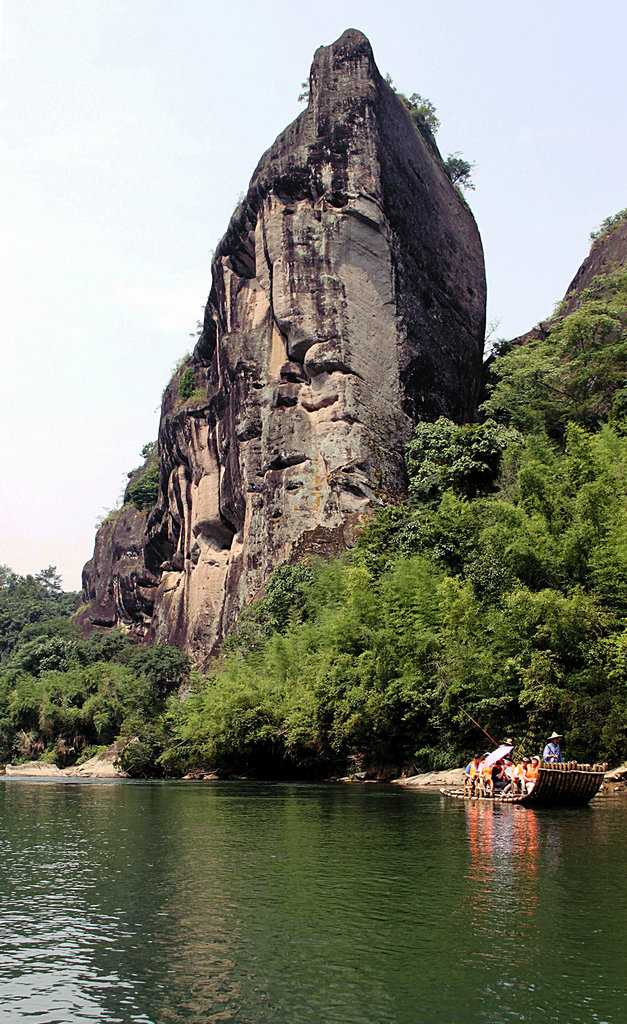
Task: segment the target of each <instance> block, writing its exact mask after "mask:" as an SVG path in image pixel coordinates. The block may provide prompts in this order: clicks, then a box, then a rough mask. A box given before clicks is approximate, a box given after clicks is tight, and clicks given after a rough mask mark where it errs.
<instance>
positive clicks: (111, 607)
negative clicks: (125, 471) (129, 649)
mask: <svg viewBox="0 0 627 1024" xmlns="http://www.w3.org/2000/svg"><path fill="white" fill-rule="evenodd" d="M144 469H145V467H142V469H141V470H138V471H136V473H135V474H133V476H132V477H131V480H130V481H129V486H130V485H131V484H132V483H133V482H134V480H135V479H136V477H137V476H138V475H141V473H142V472H143V471H144ZM127 496H128V490H127V493H126V495H125V503H124V505H123V507H122V509H121V510H119V511H114V512H112V513H110V515H109V516H108V517H107V519H106V520H105V521H104V523H103V524H102V526H101V527H100V529H99V530H98V533H97V534H96V543H95V546H94V554H93V557H92V558H91V559H90V561H89V562H87V564H86V565H85V567H84V569H83V593H82V603H81V605H79V608H78V611H77V613H76V615H75V617H74V621H75V622H76V625H77V626H78V627H79V629H81V630H82V631H83V633H84V634H85V635H88V634H89V633H90V632H92V630H93V629H94V628H96V629H97V628H99V627H100V628H107V627H109V628H110V627H113V626H119V627H120V628H121V629H122V630H123V631H124V632H126V633H128V634H129V635H130V636H133V637H135V638H136V639H143V638H145V637H146V636H147V634H148V631H149V628H150V622H151V619H152V611H153V604H154V598H155V593H156V588H157V585H158V583H159V579H158V577H157V576H155V575H153V574H152V573H151V572H150V571H149V570H148V569H147V568H146V566H145V564H144V531H145V527H146V512H140V511H138V510H137V509H136V508H135V507H134V506H133V505H132V504H130V503H129V502H128V500H127Z"/></svg>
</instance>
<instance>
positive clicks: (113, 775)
mask: <svg viewBox="0 0 627 1024" xmlns="http://www.w3.org/2000/svg"><path fill="white" fill-rule="evenodd" d="M122 745H123V744H122V742H121V741H120V740H118V741H117V742H116V743H112V744H111V746H110V747H107V749H106V750H103V751H102V753H100V754H96V755H95V756H94V757H90V758H89V760H88V761H84V762H83V764H78V765H74V766H73V767H72V768H63V769H61V768H57V766H56V764H47V763H46V762H45V761H27V762H26V764H16V765H12V764H7V765H5V768H4V771H5V774H6V775H15V776H20V777H22V776H30V777H31V778H39V779H62V778H67V777H72V778H83V779H126V778H128V776H127V775H126V773H125V772H123V771H122V770H121V769H119V768H117V767H116V765H115V762H116V760H117V758H118V756H119V753H120V750H121V748H122Z"/></svg>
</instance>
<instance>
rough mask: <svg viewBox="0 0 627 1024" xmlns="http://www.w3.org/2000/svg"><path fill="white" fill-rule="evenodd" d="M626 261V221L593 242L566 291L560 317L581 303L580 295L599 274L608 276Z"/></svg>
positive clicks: (566, 314)
mask: <svg viewBox="0 0 627 1024" xmlns="http://www.w3.org/2000/svg"><path fill="white" fill-rule="evenodd" d="M626 261H627V220H626V221H623V222H622V224H619V225H618V226H617V227H615V228H614V230H613V231H610V232H609V233H608V234H607V235H603V236H602V237H601V238H599V239H598V241H596V242H594V243H593V245H592V248H591V249H590V252H589V254H588V255H587V256H586V258H585V260H584V261H583V263H582V264H581V266H580V267H579V270H578V271H577V273H576V274H575V276H574V278H573V279H572V281H571V282H570V284H569V286H568V288H567V289H566V295H565V296H564V300H563V308H562V311H561V312H562V315H563V316H568V314H569V313H572V312H573V311H574V310H575V309H577V306H578V305H579V302H580V301H581V293H582V292H583V291H584V290H585V289H586V288H588V287H589V286H590V284H591V282H592V280H593V278H595V277H598V276H599V274H609V273H610V272H611V271H612V270H613V269H614V267H616V266H622V264H623V263H625V262H626Z"/></svg>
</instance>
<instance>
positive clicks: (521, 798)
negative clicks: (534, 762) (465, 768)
mask: <svg viewBox="0 0 627 1024" xmlns="http://www.w3.org/2000/svg"><path fill="white" fill-rule="evenodd" d="M606 767H607V766H606V765H592V766H591V765H588V764H584V765H582V764H577V763H575V762H569V763H568V764H564V765H561V764H559V765H547V764H545V765H542V766H541V767H540V769H539V771H538V781H537V782H536V784H535V786H534V787H533V789H532V790H531V792H530V793H526V794H524V795H515V796H514V795H513V796H499V795H498V794H497V795H496V796H492V795H491V794H486V793H481V794H477V795H476V796H474V795H473V796H471V795H470V794H469V793H467V792H465V790H463V789H441V790H440V792H441V793H442V794H443V795H444V796H448V797H453V798H454V799H456V800H489V801H491V802H493V803H494V802H496V803H507V804H522V806H523V807H585V805H586V804H589V803H590V801H591V800H592V798H593V797H594V796H596V794H597V793H598V792H599V789H600V788H601V785H602V783H603V779H604V778H605V768H606Z"/></svg>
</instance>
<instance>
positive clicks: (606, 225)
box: [590, 209, 627, 244]
mask: <svg viewBox="0 0 627 1024" xmlns="http://www.w3.org/2000/svg"><path fill="white" fill-rule="evenodd" d="M626 220H627V209H626V210H620V211H619V212H618V213H615V214H613V216H611V217H606V218H605V220H604V221H602V223H601V225H600V226H599V227H598V228H597V230H596V231H591V232H590V240H591V241H592V242H593V243H595V244H596V243H597V242H600V240H601V239H602V238H605V237H606V236H607V235H609V234H611V232H612V231H614V229H615V228H617V227H619V225H620V224H624V222H625V221H626Z"/></svg>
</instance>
